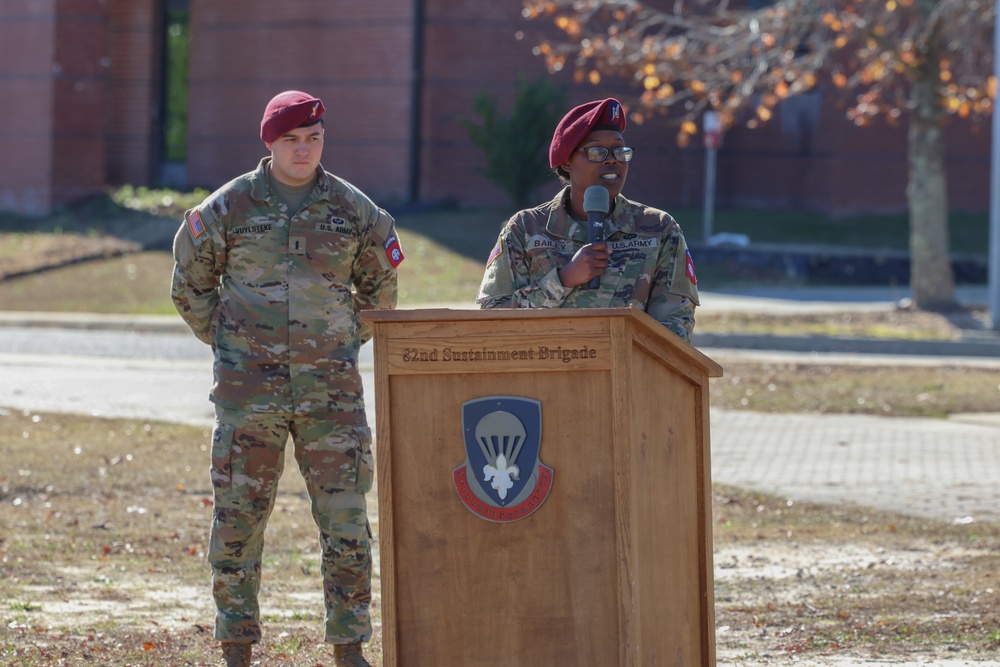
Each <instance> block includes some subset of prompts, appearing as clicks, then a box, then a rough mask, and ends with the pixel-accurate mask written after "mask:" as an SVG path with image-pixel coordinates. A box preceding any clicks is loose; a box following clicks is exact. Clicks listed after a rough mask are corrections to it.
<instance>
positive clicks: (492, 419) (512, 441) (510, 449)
mask: <svg viewBox="0 0 1000 667" xmlns="http://www.w3.org/2000/svg"><path fill="white" fill-rule="evenodd" d="M462 433H463V436H464V440H465V462H464V463H463V464H462V465H460V466H459V467H457V468H455V470H454V471H453V472H452V478H453V480H454V482H455V489H456V490H457V491H458V495H459V498H461V500H462V503H463V504H465V506H466V507H467V508H469V510H470V511H472V512H473V513H475V514H476V515H478V516H480V517H482V518H483V519H486V520H488V521H497V522H501V523H504V522H509V521H516V520H518V519H523V518H524V517H526V516H528V515H529V514H531V513H532V512H534V511H535V510H537V509H538V508H539V507H540V506H541V504H542V503H543V502H544V501H545V498H546V497H547V496H548V494H549V491H550V490H551V489H552V480H553V471H552V468H549V467H548V466H546V465H544V464H543V463H542V462H541V460H540V459H539V450H540V448H541V439H542V404H541V403H540V402H539V401H536V400H535V399H532V398H521V397H517V396H487V397H483V398H476V399H473V400H471V401H466V402H465V403H464V404H462Z"/></svg>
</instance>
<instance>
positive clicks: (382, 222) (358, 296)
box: [351, 206, 403, 343]
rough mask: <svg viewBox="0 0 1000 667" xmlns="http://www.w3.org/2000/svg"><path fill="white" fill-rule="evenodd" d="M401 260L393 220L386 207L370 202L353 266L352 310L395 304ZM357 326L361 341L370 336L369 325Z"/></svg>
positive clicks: (400, 248)
mask: <svg viewBox="0 0 1000 667" xmlns="http://www.w3.org/2000/svg"><path fill="white" fill-rule="evenodd" d="M402 261H403V249H402V246H401V245H400V243H399V236H398V235H397V234H396V221H395V220H393V219H392V216H391V215H389V213H387V212H386V211H384V210H382V209H381V208H379V207H377V206H373V207H372V211H371V214H370V217H369V220H368V224H367V225H366V227H365V230H364V233H363V239H362V242H361V246H360V249H359V251H358V255H357V257H355V258H354V266H353V268H352V275H351V279H352V281H353V282H354V312H355V314H357V313H359V312H361V311H362V310H386V309H392V308H395V307H396V299H397V294H398V276H397V267H398V266H399V264H400V262H402ZM359 327H360V330H359V334H360V336H361V342H362V343H366V342H368V341H369V340H371V337H372V330H371V327H370V326H368V325H367V324H360V325H359Z"/></svg>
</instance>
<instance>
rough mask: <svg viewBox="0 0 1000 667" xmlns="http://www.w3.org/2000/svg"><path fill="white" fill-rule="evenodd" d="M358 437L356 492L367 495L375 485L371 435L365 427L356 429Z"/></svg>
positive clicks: (369, 430)
mask: <svg viewBox="0 0 1000 667" xmlns="http://www.w3.org/2000/svg"><path fill="white" fill-rule="evenodd" d="M355 432H356V433H357V437H358V476H357V492H358V493H362V494H364V493H368V492H369V491H371V490H372V486H374V484H375V457H374V455H373V454H372V433H371V429H369V428H367V427H362V426H359V427H356V428H355Z"/></svg>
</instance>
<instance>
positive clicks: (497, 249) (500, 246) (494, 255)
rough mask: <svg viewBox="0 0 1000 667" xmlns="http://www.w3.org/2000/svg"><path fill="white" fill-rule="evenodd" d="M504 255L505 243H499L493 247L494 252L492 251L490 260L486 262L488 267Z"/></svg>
mask: <svg viewBox="0 0 1000 667" xmlns="http://www.w3.org/2000/svg"><path fill="white" fill-rule="evenodd" d="M501 254H503V242H502V241H497V244H496V245H495V246H493V250H491V251H490V256H489V259H487V260H486V266H489V265H490V264H492V263H493V261H494V260H495V259H496V258H497V257H499V256H500V255H501Z"/></svg>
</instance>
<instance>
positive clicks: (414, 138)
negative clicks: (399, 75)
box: [407, 0, 424, 204]
mask: <svg viewBox="0 0 1000 667" xmlns="http://www.w3.org/2000/svg"><path fill="white" fill-rule="evenodd" d="M410 62H411V63H412V70H411V72H410V146H409V153H410V166H409V170H408V172H409V174H408V176H409V179H408V181H409V182H408V183H407V201H408V202H409V203H410V204H415V203H417V201H418V200H419V199H420V163H421V146H422V143H423V142H422V141H421V125H422V120H423V88H424V0H413V54H412V56H411V58H410Z"/></svg>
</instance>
